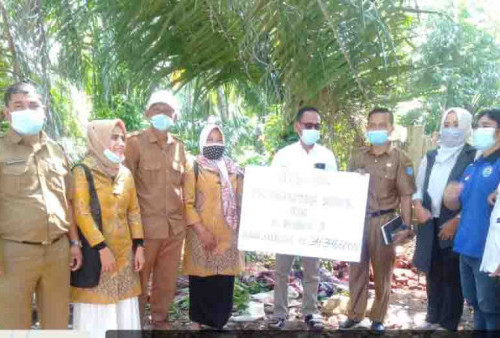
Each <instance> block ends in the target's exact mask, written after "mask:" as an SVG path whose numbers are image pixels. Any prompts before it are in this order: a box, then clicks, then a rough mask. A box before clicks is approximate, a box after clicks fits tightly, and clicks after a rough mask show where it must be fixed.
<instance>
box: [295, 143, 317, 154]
mask: <svg viewBox="0 0 500 338" xmlns="http://www.w3.org/2000/svg"><path fill="white" fill-rule="evenodd" d="M295 148H296V149H295V150H296V151H298V152H302V153H304V154H305V155H313V154H316V153H318V149H319V147H318V144H314V146H313V147H312V148H311V150H309V152H307V150H305V149H304V147H303V146H302V143H301V142H300V140H299V141H297V142H296V143H295Z"/></svg>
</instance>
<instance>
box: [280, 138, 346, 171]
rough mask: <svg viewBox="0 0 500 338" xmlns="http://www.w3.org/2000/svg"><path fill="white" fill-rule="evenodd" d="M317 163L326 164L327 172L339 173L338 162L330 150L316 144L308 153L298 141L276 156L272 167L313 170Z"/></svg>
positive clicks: (281, 150)
mask: <svg viewBox="0 0 500 338" xmlns="http://www.w3.org/2000/svg"><path fill="white" fill-rule="evenodd" d="M316 163H324V164H325V170H327V171H337V160H336V159H335V156H334V155H333V153H332V152H331V151H330V150H329V149H327V148H326V147H323V146H322V145H320V144H315V145H314V146H313V148H312V149H311V150H310V151H309V153H308V152H307V151H306V150H305V149H304V148H303V147H302V144H301V143H300V141H298V142H296V143H293V144H291V145H289V146H286V147H284V148H282V149H280V150H279V151H278V152H277V153H276V155H275V156H274V159H273V162H272V163H271V166H272V167H289V168H299V169H300V168H304V169H306V168H311V169H312V168H314V165H315V164H316Z"/></svg>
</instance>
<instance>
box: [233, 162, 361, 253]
mask: <svg viewBox="0 0 500 338" xmlns="http://www.w3.org/2000/svg"><path fill="white" fill-rule="evenodd" d="M368 182H369V175H361V174H356V173H347V172H328V171H325V170H320V169H310V170H304V169H302V170H292V169H288V168H270V167H256V166H248V167H246V169H245V182H244V189H243V206H242V213H241V224H240V231H239V239H238V248H239V249H240V250H242V251H262V252H270V253H280V254H288V255H297V256H306V257H320V258H327V259H335V260H342V261H350V262H359V260H360V256H361V243H362V238H363V228H364V221H365V213H366V200H367V195H368Z"/></svg>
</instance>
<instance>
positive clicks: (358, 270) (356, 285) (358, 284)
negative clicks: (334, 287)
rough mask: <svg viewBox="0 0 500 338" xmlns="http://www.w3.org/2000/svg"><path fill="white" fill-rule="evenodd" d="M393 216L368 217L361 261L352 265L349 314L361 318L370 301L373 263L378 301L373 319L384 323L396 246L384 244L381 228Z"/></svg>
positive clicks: (371, 315) (375, 303)
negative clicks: (369, 290) (369, 291)
mask: <svg viewBox="0 0 500 338" xmlns="http://www.w3.org/2000/svg"><path fill="white" fill-rule="evenodd" d="M392 218H394V214H393V213H390V214H387V215H382V216H378V217H367V221H366V222H365V233H364V236H363V246H362V251H361V261H360V262H359V263H350V264H349V293H350V298H349V306H348V317H349V318H350V319H354V320H362V319H363V318H364V317H365V312H366V305H367V302H368V283H369V278H370V262H371V265H372V268H373V277H374V282H375V301H374V303H373V307H372V309H371V311H370V316H369V317H370V319H371V320H372V321H375V322H383V321H384V317H385V315H386V313H387V307H388V304H389V297H390V295H391V279H392V272H393V269H394V262H395V259H396V253H395V250H394V246H393V245H385V244H384V242H383V237H382V233H381V231H380V227H381V226H382V225H383V224H385V223H386V222H388V221H390V220H391V219H392Z"/></svg>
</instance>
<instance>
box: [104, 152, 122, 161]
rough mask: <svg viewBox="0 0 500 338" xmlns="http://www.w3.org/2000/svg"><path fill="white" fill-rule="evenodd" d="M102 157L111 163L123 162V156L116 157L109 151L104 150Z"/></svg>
mask: <svg viewBox="0 0 500 338" xmlns="http://www.w3.org/2000/svg"><path fill="white" fill-rule="evenodd" d="M104 156H106V158H107V159H108V160H110V161H111V162H113V163H116V164H120V163H122V162H123V156H119V155H116V154H115V153H114V152H112V151H111V150H109V149H105V150H104Z"/></svg>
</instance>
